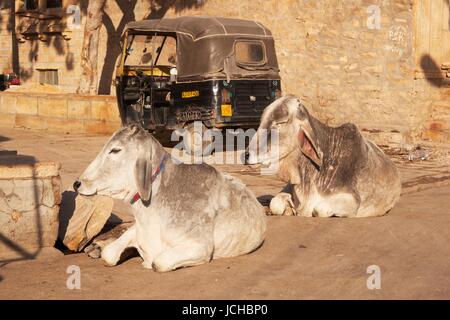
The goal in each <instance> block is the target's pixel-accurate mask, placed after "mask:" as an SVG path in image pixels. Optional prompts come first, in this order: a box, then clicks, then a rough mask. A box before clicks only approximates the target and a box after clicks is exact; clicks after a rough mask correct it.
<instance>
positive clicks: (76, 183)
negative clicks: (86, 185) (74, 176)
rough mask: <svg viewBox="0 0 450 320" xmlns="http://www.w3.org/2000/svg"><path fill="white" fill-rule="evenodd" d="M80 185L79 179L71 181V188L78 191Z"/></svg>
mask: <svg viewBox="0 0 450 320" xmlns="http://www.w3.org/2000/svg"><path fill="white" fill-rule="evenodd" d="M80 187H81V181H80V180H76V181H75V182H74V183H73V190H75V191H78V188H80Z"/></svg>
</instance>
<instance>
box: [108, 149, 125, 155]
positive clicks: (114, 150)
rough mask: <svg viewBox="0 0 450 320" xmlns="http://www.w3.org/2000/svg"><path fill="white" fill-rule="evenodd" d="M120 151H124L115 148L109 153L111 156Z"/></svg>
mask: <svg viewBox="0 0 450 320" xmlns="http://www.w3.org/2000/svg"><path fill="white" fill-rule="evenodd" d="M120 151H122V150H121V149H118V148H113V149H111V151H109V154H111V153H119V152H120Z"/></svg>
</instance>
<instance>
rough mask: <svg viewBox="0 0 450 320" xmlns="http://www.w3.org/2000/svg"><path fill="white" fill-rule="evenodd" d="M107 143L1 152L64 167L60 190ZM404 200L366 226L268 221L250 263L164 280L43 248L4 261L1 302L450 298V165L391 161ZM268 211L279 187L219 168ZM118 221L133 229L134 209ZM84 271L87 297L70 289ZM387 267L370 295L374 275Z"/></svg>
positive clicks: (9, 136) (246, 172)
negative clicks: (72, 269)
mask: <svg viewBox="0 0 450 320" xmlns="http://www.w3.org/2000/svg"><path fill="white" fill-rule="evenodd" d="M107 139H108V137H105V136H94V135H92V136H88V135H62V134H52V133H47V132H40V131H29V130H8V129H0V149H8V150H17V151H18V152H19V153H20V154H24V155H33V156H35V157H36V158H37V159H38V160H53V161H59V162H61V163H62V171H61V175H62V181H63V190H71V185H72V183H73V181H74V180H75V179H76V177H77V176H78V175H79V174H80V173H81V172H82V171H83V170H84V168H85V167H86V166H87V165H88V164H89V162H90V161H91V160H92V159H93V158H94V157H95V155H96V154H97V153H98V151H99V150H100V148H101V146H102V145H103V144H104V143H105V141H106V140H107ZM393 158H394V160H395V161H396V163H397V164H398V166H399V168H400V172H401V175H402V181H403V186H404V194H403V195H402V198H401V200H400V202H399V203H398V205H397V206H396V207H395V208H394V209H393V210H392V211H391V212H390V213H389V214H388V215H386V216H384V217H379V218H365V219H338V218H332V219H320V218H300V217H269V218H268V232H267V237H266V241H265V243H264V244H263V246H262V247H261V248H260V249H259V250H257V251H256V252H254V253H251V254H249V255H245V256H241V257H237V258H230V259H221V260H215V261H213V262H211V263H210V264H207V265H202V266H198V267H193V268H185V269H180V270H177V271H174V272H170V273H165V274H158V273H156V272H153V271H151V270H147V269H144V268H143V267H142V266H141V259H140V258H139V257H134V258H131V259H129V260H127V261H125V262H123V263H122V264H120V265H118V266H116V267H106V266H104V264H103V262H102V260H98V259H97V260H94V259H90V258H89V257H87V256H86V255H85V254H84V253H77V254H66V255H64V254H63V253H61V252H59V251H57V250H56V249H51V250H47V249H44V250H42V253H41V254H40V255H39V256H38V258H37V259H35V260H28V261H17V262H11V263H0V299H47V298H56V299H103V298H105V299H141V298H143V299H417V298H419V299H432V298H433V299H450V209H449V208H450V167H449V166H448V165H447V164H444V163H442V162H440V161H435V160H429V161H424V162H408V161H404V160H402V159H401V157H399V156H395V155H393ZM217 167H218V168H219V169H220V170H223V171H227V172H229V173H231V174H233V175H235V176H237V177H239V178H241V179H242V180H243V181H244V182H245V183H246V184H247V185H248V186H249V187H250V188H251V189H252V190H253V192H254V193H255V194H256V195H257V196H258V197H259V199H260V200H261V202H262V203H263V204H265V203H267V201H268V200H269V199H270V197H271V196H273V195H275V194H276V193H277V192H279V190H280V189H281V188H282V186H283V183H282V182H281V181H279V180H278V179H276V177H272V176H260V175H258V174H257V173H256V172H254V171H252V170H250V169H248V168H247V167H245V166H242V165H233V166H231V165H218V166H217ZM114 213H115V214H116V215H117V216H119V217H120V218H121V219H122V220H123V221H125V222H126V221H132V217H131V215H130V213H129V208H128V207H127V206H126V205H124V204H120V203H116V204H115V207H114ZM71 265H76V266H78V267H79V268H80V270H81V289H79V290H70V289H68V288H67V286H66V281H67V278H68V276H69V275H68V274H67V273H66V271H67V268H68V267H69V266H71ZM371 265H377V266H379V267H380V269H381V289H379V290H369V289H368V288H367V279H368V277H369V276H370V274H368V273H367V268H368V267H369V266H371Z"/></svg>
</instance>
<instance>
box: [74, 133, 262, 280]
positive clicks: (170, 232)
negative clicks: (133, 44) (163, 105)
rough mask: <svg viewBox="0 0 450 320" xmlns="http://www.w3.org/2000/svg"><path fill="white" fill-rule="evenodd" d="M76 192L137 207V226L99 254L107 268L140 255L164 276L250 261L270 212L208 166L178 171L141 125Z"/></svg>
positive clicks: (113, 145)
mask: <svg viewBox="0 0 450 320" xmlns="http://www.w3.org/2000/svg"><path fill="white" fill-rule="evenodd" d="M74 187H75V189H76V190H77V191H78V192H79V193H80V194H82V195H94V194H98V195H106V196H110V197H112V198H114V199H120V200H124V201H129V202H131V203H132V207H133V213H134V216H135V219H136V222H135V224H134V225H133V226H132V227H130V228H129V229H128V230H127V231H126V232H125V233H124V234H122V236H121V237H120V238H118V239H115V240H111V241H106V242H104V243H102V244H99V245H98V246H97V247H96V250H101V257H102V258H103V259H104V260H105V261H106V263H107V264H108V265H116V264H117V263H118V261H119V260H120V257H121V254H122V252H123V251H124V250H125V249H126V248H128V247H134V248H136V249H137V250H138V252H139V254H140V256H141V257H142V259H143V260H144V262H143V266H144V267H146V268H152V269H154V270H156V271H160V272H164V271H170V270H174V269H177V268H180V267H186V266H194V265H199V264H203V263H207V262H209V261H210V260H211V259H216V258H222V257H234V256H238V255H243V254H246V253H249V252H251V251H253V250H255V249H257V248H258V247H259V246H260V245H261V244H262V242H263V240H264V236H265V231H266V216H265V211H264V209H263V207H262V206H261V205H260V203H259V202H258V200H257V199H256V198H255V196H254V195H253V193H252V192H251V191H250V190H249V189H247V188H246V186H245V185H244V184H242V183H241V182H240V181H239V180H237V179H235V178H232V177H231V176H227V175H224V174H222V173H220V172H219V171H217V170H216V169H215V168H213V167H211V166H209V165H207V164H192V165H188V164H176V163H175V162H173V161H172V159H171V157H170V155H169V154H168V153H167V152H166V151H165V150H164V149H163V147H162V146H161V144H160V143H159V142H158V141H157V140H156V139H155V138H153V136H152V135H151V134H150V133H148V132H147V131H145V130H144V129H142V128H141V127H139V126H137V125H132V126H128V127H125V128H122V129H120V130H119V131H118V132H116V133H115V134H114V135H113V136H112V138H111V139H110V140H109V141H108V142H107V143H106V145H105V146H104V147H103V150H102V151H101V152H100V153H99V154H98V155H97V157H96V158H95V160H94V161H93V162H92V163H91V164H90V165H89V166H88V168H87V169H86V171H84V173H83V174H82V175H81V177H80V179H79V180H78V181H76V182H75V184H74ZM91 248H92V246H91Z"/></svg>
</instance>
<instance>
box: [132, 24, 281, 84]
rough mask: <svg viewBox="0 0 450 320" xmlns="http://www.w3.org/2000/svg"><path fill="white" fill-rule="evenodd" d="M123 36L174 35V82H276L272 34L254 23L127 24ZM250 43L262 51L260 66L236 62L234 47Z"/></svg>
mask: <svg viewBox="0 0 450 320" xmlns="http://www.w3.org/2000/svg"><path fill="white" fill-rule="evenodd" d="M124 32H126V33H129V34H147V33H150V34H151V33H153V32H155V33H174V34H175V35H176V38H177V71H178V77H177V81H180V82H183V81H202V80H207V79H213V78H215V79H227V80H231V79H258V78H259V79H279V69H278V62H277V58H276V54H275V44H274V40H273V37H272V33H271V32H270V30H269V29H267V28H266V27H264V26H263V25H262V24H261V23H259V22H256V21H251V20H241V19H229V18H218V17H179V18H163V19H151V20H143V21H134V22H130V23H128V24H127V25H126V27H125V31H124ZM249 41H250V42H251V43H253V44H255V43H256V45H257V46H259V48H256V49H259V50H260V51H261V53H260V57H262V59H261V61H260V63H255V64H252V63H250V64H248V65H247V64H245V63H239V61H238V60H239V59H236V48H235V45H236V43H238V42H240V43H242V42H247V43H248V42H249ZM253 49H255V48H253ZM240 50H242V47H241V49H240ZM244 50H251V49H250V48H248V49H247V48H245V49H244ZM240 52H242V51H240ZM249 52H250V51H249ZM244 54H246V53H244Z"/></svg>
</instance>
